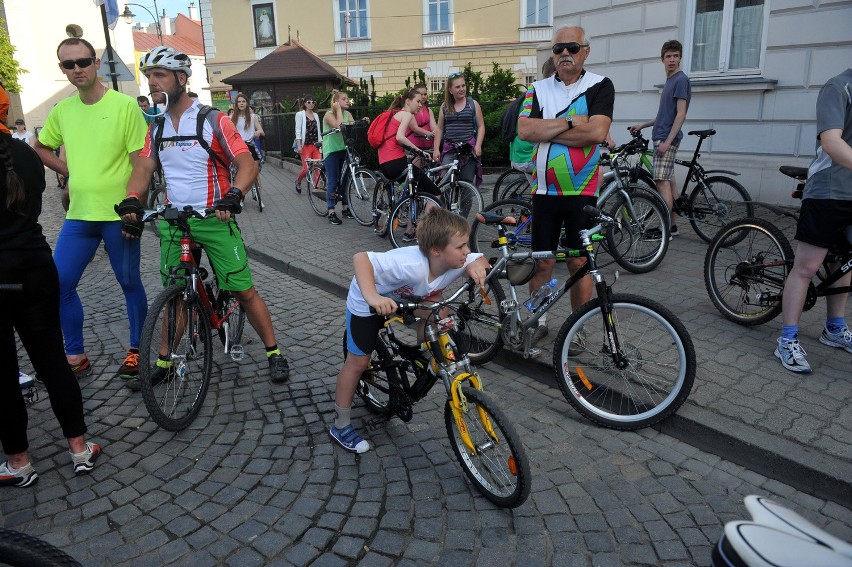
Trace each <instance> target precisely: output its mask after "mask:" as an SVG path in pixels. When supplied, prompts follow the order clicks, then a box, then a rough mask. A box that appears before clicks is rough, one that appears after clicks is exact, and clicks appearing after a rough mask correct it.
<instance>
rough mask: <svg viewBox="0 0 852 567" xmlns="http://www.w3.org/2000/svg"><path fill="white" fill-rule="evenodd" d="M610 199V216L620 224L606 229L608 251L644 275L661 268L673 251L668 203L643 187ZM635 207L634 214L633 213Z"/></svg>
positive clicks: (635, 272) (616, 259) (634, 271)
mask: <svg viewBox="0 0 852 567" xmlns="http://www.w3.org/2000/svg"><path fill="white" fill-rule="evenodd" d="M629 192H630V201H629V203H628V201H627V199H625V198H624V196H623V195H616V196H615V197H614V198H613V199H610V200H609V201H610V204H611V208H610V210H608V211H607V213H608V214H609V215H610V216H612V217H613V218H614V219H616V220H617V221H619V224H618V225H613V226H611V227H608V228H607V230H606V243H607V250H608V252H609V253H610V254H611V255H612V257H613V259H615V261H616V262H617V263H618V265H619V266H621V267H622V268H624V269H625V270H627V271H628V272H633V273H634V274H644V273H646V272H650V271H651V270H653V269H654V268H656V267H657V266H659V265H660V262H662V261H663V258H664V257H665V255H666V251H667V250H668V249H669V221H668V218H669V215H668V209H667V207H666V203H665V202H664V201H663V200H662V199H661V198H660V197H659V196H657V195H655V194H651V193H648V192H646V191H643V190H641V189H639V188H633V189H631V190H629ZM631 205H632V212H631Z"/></svg>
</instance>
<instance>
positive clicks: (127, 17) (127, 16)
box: [121, 0, 163, 45]
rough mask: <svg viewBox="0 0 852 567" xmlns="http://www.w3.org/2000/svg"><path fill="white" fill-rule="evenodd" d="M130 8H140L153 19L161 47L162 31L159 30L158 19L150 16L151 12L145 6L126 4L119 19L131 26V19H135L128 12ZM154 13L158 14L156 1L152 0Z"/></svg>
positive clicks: (132, 14)
mask: <svg viewBox="0 0 852 567" xmlns="http://www.w3.org/2000/svg"><path fill="white" fill-rule="evenodd" d="M130 6H136V7H137V8H142V9H143V10H145V11H146V12H148V15H149V16H151V17H152V18H154V25H155V26H156V29H157V40H158V41H159V42H160V45H163V31H162V29H160V19H159V18H158V17H156V16H155V15H154V14H152V13H151V10H149V9H148V8H146V7H145V6H143V5H141V4H132V3H127V4H125V5H124V12H122V14H121V17H122V18H124V21H125V22H126V23H128V24H132V23H133V18H135V17H136V14H134V13H133V12H131V11H130ZM154 12H157V13H158V10H157V0H154Z"/></svg>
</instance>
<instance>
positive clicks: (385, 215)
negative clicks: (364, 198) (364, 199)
mask: <svg viewBox="0 0 852 567" xmlns="http://www.w3.org/2000/svg"><path fill="white" fill-rule="evenodd" d="M392 209H393V188H392V186H389V185H388V184H386V183H376V188H375V189H374V190H373V210H374V213H373V217H374V218H375V220H374V222H373V232H375V233H376V234H377V235H379V236H381V237H382V238H385V237H387V235H388V226H389V222H388V221H389V219H390V215H391V212H392Z"/></svg>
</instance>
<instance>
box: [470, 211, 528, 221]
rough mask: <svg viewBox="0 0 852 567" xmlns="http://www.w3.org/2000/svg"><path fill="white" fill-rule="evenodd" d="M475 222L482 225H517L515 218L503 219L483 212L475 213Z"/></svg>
mask: <svg viewBox="0 0 852 567" xmlns="http://www.w3.org/2000/svg"><path fill="white" fill-rule="evenodd" d="M476 220H477V221H479V222H481V223H483V224H518V221H517V219H516V218H515V217H511V216H510V217H504V216H503V215H498V214H495V213H489V212H486V211H483V212H481V213H476Z"/></svg>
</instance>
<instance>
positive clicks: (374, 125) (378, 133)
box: [367, 110, 394, 148]
mask: <svg viewBox="0 0 852 567" xmlns="http://www.w3.org/2000/svg"><path fill="white" fill-rule="evenodd" d="M393 114H394V113H393V112H391V111H390V110H385V111H384V112H382V113H381V114H379V115H378V116H376V118H375V120H373V121H372V122H371V123H370V128H369V129H368V130H367V142H369V144H370V146H371V147H373V148H378V147H379V146H381V145H382V144H384V143H385V142H386V141H387V140H389V139H390V137H385V132H386V131H387V129H388V122H390V119H391V116H392V115H393Z"/></svg>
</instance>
